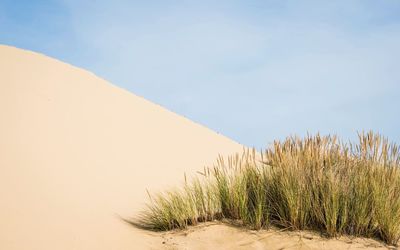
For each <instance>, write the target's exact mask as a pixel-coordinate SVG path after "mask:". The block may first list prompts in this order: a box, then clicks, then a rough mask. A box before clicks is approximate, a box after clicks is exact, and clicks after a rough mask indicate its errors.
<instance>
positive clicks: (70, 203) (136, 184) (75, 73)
mask: <svg viewBox="0 0 400 250" xmlns="http://www.w3.org/2000/svg"><path fill="white" fill-rule="evenodd" d="M0 119H1V120H0V199H1V206H0V221H1V226H0V249H41V250H45V249H141V248H145V247H146V246H148V243H149V242H148V241H149V239H150V238H149V237H145V236H143V233H139V232H138V230H136V229H134V228H132V226H130V225H127V224H126V223H124V222H123V221H122V220H120V218H119V217H118V216H130V215H133V214H134V213H135V211H137V210H138V209H140V208H141V207H142V206H143V203H144V201H146V188H148V189H150V190H158V189H161V188H164V187H166V186H170V185H174V184H178V183H180V182H181V181H182V178H183V173H184V172H188V173H190V172H194V171H195V170H198V169H201V168H202V167H203V166H204V165H205V164H210V163H212V162H213V161H214V160H215V158H216V157H217V155H218V153H223V154H224V153H232V152H234V151H237V150H240V149H241V146H240V145H239V144H237V143H235V142H233V141H231V140H229V139H227V138H225V137H223V136H221V135H218V134H217V133H215V132H213V131H211V130H209V129H207V128H204V127H202V126H200V125H197V124H195V123H193V122H191V121H189V120H187V119H185V118H182V117H180V116H178V115H176V114H174V113H172V112H169V111H167V110H165V109H164V108H162V107H160V106H157V105H154V104H152V103H150V102H148V101H146V100H144V99H143V98H140V97H138V96H135V95H133V94H131V93H129V92H127V91H124V90H122V89H120V88H117V87H115V86H112V85H110V84H109V83H107V82H106V81H104V80H102V79H100V78H98V77H96V76H95V75H93V74H91V73H89V72H87V71H84V70H81V69H78V68H75V67H72V66H70V65H67V64H65V63H62V62H59V61H57V60H54V59H51V58H48V57H45V56H43V55H39V54H36V53H32V52H28V51H23V50H20V49H16V48H12V47H7V46H1V47H0Z"/></svg>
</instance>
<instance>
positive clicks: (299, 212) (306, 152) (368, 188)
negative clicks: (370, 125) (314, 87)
mask: <svg viewBox="0 0 400 250" xmlns="http://www.w3.org/2000/svg"><path fill="white" fill-rule="evenodd" d="M399 167H400V154H399V148H398V146H397V145H395V144H390V143H389V142H388V140H387V139H386V138H384V137H382V136H380V135H378V134H374V133H372V132H369V133H362V134H359V142H358V143H357V144H351V143H347V144H345V143H342V142H341V141H339V140H338V138H337V137H336V136H320V135H316V136H307V137H306V138H303V139H301V138H298V137H289V138H287V139H286V140H285V141H283V142H278V141H276V142H274V144H273V146H272V147H270V148H269V149H267V150H266V151H265V152H263V153H260V154H259V153H256V152H255V151H254V150H253V151H245V152H244V153H243V154H242V155H235V156H232V157H230V158H228V159H227V160H224V159H223V158H221V157H220V158H219V159H218V161H217V164H216V165H215V166H214V167H212V168H208V169H205V170H204V172H203V173H202V175H201V176H199V177H197V178H195V179H194V180H193V181H192V182H190V183H188V182H186V181H185V185H184V187H183V188H181V189H176V190H174V191H170V192H166V193H160V194H157V195H155V196H151V200H150V202H149V203H148V205H147V209H146V210H145V211H144V212H143V213H142V214H141V215H140V217H139V219H138V221H137V223H138V224H139V225H141V226H143V227H145V228H148V229H152V230H170V229H174V228H186V227H187V226H189V225H195V224H197V223H199V222H204V221H211V220H215V219H222V218H227V219H231V220H234V221H235V223H238V222H240V223H241V224H242V225H243V226H246V227H251V228H254V229H261V228H267V227H269V226H271V225H274V226H281V227H285V228H289V229H293V230H301V229H311V230H317V231H320V232H323V233H324V234H326V235H327V236H329V237H334V236H338V235H342V234H347V235H354V236H365V237H376V238H379V239H381V240H383V241H384V242H386V243H388V244H393V245H396V244H397V243H398V241H399V239H400V168H399Z"/></svg>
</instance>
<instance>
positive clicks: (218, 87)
mask: <svg viewBox="0 0 400 250" xmlns="http://www.w3.org/2000/svg"><path fill="white" fill-rule="evenodd" d="M0 43H2V44H8V45H13V46H17V47H20V48H25V49H30V50H34V51H38V52H41V53H44V54H47V55H49V56H52V57H55V58H58V59H60V60H63V61H66V62H68V63H71V64H74V65H76V66H79V67H83V68H85V69H88V70H90V71H92V72H94V73H96V74H97V75H99V76H101V77H102V78H105V79H107V80H109V81H111V82H112V83H114V84H116V85H118V86H121V87H123V88H125V89H128V90H129V91H131V92H134V93H135V94H137V95H140V96H143V97H145V98H147V99H149V100H151V101H153V102H155V103H158V104H160V105H162V106H164V107H166V108H168V109H170V110H172V111H174V112H176V113H178V114H181V115H184V116H186V117H188V118H190V119H192V120H194V121H195V122H198V123H201V124H203V125H205V126H208V127H210V128H211V129H213V130H215V131H217V132H219V133H221V134H224V135H226V136H228V137H230V138H233V139H234V140H236V141H238V142H240V143H242V144H245V145H248V146H255V147H257V148H264V147H265V146H267V145H268V143H271V142H272V141H273V140H274V139H282V138H284V137H286V136H287V135H290V134H299V135H304V134H306V133H307V132H311V133H315V132H317V131H320V132H321V133H323V134H327V133H338V134H339V135H341V136H342V137H344V138H346V139H352V138H355V135H356V132H357V131H361V130H369V129H373V130H375V131H379V132H381V133H383V134H384V135H386V136H388V137H389V138H390V139H391V140H393V141H397V142H400V111H399V110H400V1H398V0H380V1H376V0H354V1H352V0H344V1H328V0H327V1H307V0H303V1H287V0H275V1H268V0H264V1H250V0H248V1H245V0H243V1H238V0H230V1H225V0H221V1H211V0H202V1H187V0H182V1H167V0H165V1H164V0H163V1H128V0H122V1H109V0H97V1H82V0H53V1H51V0H50V1H45V0H0Z"/></svg>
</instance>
